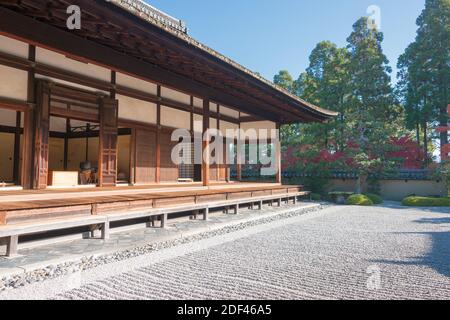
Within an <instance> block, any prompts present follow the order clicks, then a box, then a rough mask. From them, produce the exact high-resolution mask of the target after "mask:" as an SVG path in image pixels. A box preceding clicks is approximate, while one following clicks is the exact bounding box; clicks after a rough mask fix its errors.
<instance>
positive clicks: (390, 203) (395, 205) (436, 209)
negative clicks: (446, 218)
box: [376, 201, 450, 214]
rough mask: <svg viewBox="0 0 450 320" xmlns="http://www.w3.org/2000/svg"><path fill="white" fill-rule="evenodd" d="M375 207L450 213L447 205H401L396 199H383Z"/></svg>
mask: <svg viewBox="0 0 450 320" xmlns="http://www.w3.org/2000/svg"><path fill="white" fill-rule="evenodd" d="M376 207H379V208H389V209H396V210H415V211H423V212H434V213H447V214H450V208H449V207H406V206H403V205H402V204H401V203H400V202H396V201H385V202H384V203H383V204H380V205H377V206H376Z"/></svg>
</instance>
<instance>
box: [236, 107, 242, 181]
mask: <svg viewBox="0 0 450 320" xmlns="http://www.w3.org/2000/svg"><path fill="white" fill-rule="evenodd" d="M240 118H241V113H240V112H239V134H238V137H237V140H236V172H237V181H241V180H242V164H241V157H242V150H241V121H240Z"/></svg>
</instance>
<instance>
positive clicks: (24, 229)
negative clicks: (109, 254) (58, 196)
mask: <svg viewBox="0 0 450 320" xmlns="http://www.w3.org/2000/svg"><path fill="white" fill-rule="evenodd" d="M94 225H100V226H101V230H102V235H101V238H102V239H108V237H109V232H108V231H109V228H108V220H107V217H106V216H82V217H77V218H68V219H52V220H48V221H39V222H37V223H36V222H34V223H22V224H14V225H6V226H2V227H0V239H6V256H7V257H11V256H14V255H17V246H18V243H19V236H22V235H30V234H35V233H41V232H48V231H56V230H64V229H71V228H77V227H85V226H94Z"/></svg>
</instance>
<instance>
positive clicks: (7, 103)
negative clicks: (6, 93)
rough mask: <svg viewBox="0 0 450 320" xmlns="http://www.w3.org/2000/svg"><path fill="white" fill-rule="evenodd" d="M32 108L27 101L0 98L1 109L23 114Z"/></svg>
mask: <svg viewBox="0 0 450 320" xmlns="http://www.w3.org/2000/svg"><path fill="white" fill-rule="evenodd" d="M32 106H33V104H31V103H28V102H27V101H23V100H17V99H10V98H5V97H0V107H2V109H8V110H12V111H20V112H25V111H27V110H30V109H32Z"/></svg>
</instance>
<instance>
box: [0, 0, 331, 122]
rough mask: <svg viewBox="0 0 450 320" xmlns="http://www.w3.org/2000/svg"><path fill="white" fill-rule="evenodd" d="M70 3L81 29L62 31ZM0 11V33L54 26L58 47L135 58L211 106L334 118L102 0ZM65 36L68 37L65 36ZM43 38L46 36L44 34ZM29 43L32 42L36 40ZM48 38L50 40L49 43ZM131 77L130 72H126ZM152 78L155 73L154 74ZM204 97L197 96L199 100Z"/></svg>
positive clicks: (54, 1)
mask: <svg viewBox="0 0 450 320" xmlns="http://www.w3.org/2000/svg"><path fill="white" fill-rule="evenodd" d="M69 5H78V6H79V7H80V8H81V11H82V17H81V30H68V29H67V27H66V21H67V18H68V14H67V13H66V10H67V7H68V6H69ZM0 7H3V17H7V16H8V17H9V16H10V17H11V19H10V22H9V24H8V22H7V21H4V22H3V26H2V22H1V21H0V32H1V31H3V30H2V29H1V28H3V27H4V28H5V29H6V28H7V29H9V30H13V31H12V32H14V28H13V26H11V24H13V23H17V24H19V23H25V22H27V23H29V24H30V28H33V29H34V30H36V33H39V32H40V33H41V34H39V35H37V34H36V35H33V33H32V31H30V30H28V31H27V30H25V31H23V35H19V37H27V38H31V37H36V38H40V39H43V38H44V37H45V35H42V32H47V30H49V31H48V32H50V30H53V29H54V28H57V29H59V33H56V31H55V35H54V36H53V37H56V36H57V35H58V36H59V37H61V35H64V34H63V33H61V31H64V32H65V33H67V34H66V35H67V37H64V38H65V39H61V41H60V43H61V45H62V44H63V43H64V40H66V41H67V42H69V41H71V40H70V39H71V37H72V39H74V40H75V38H73V36H74V35H75V36H76V37H78V38H80V39H78V40H83V41H84V43H83V46H86V47H88V46H89V45H94V44H95V45H97V46H98V45H101V46H103V47H107V48H109V49H112V50H114V51H115V52H116V53H120V54H122V55H126V56H128V57H130V59H131V58H134V59H133V61H135V60H139V61H141V62H142V67H143V69H146V68H147V69H149V68H150V66H151V67H152V68H157V69H158V70H160V71H161V72H166V73H167V74H164V77H162V76H160V77H159V78H157V79H155V78H153V79H151V80H156V81H157V82H159V83H160V84H162V85H168V86H171V87H173V88H176V89H181V90H183V91H188V93H192V94H197V93H200V92H199V91H198V90H197V91H196V88H197V87H201V88H204V89H205V90H202V93H203V94H204V93H208V90H207V89H210V91H211V95H209V94H208V96H209V97H210V98H212V99H214V101H215V102H217V103H221V104H224V105H230V106H232V107H236V108H239V109H240V110H241V111H243V112H245V113H249V114H252V115H255V116H257V117H259V118H261V119H267V120H271V121H276V122H280V123H296V122H316V121H325V120H327V119H329V118H330V117H332V116H333V113H331V112H327V111H326V110H321V109H319V108H316V107H314V106H311V105H309V104H307V103H304V102H302V101H300V100H297V99H295V98H293V97H291V96H289V95H287V94H286V93H284V92H282V91H280V90H277V89H276V88H274V87H273V86H270V85H268V84H267V83H265V82H263V81H261V80H260V79H258V78H256V77H255V76H253V75H251V74H249V73H248V72H245V71H244V70H241V69H239V68H237V67H236V66H234V65H232V64H230V63H227V62H226V61H224V60H223V59H221V58H220V57H218V56H216V55H215V54H214V52H208V51H207V50H205V49H204V48H200V47H199V46H198V44H197V42H195V41H193V42H192V43H189V41H187V40H186V39H185V38H180V37H179V36H177V35H176V34H175V33H172V32H168V31H167V30H165V29H164V28H161V27H160V26H157V25H155V24H152V23H150V22H148V21H145V20H143V19H141V18H139V17H138V16H136V15H134V14H132V13H130V12H128V11H127V10H125V9H123V8H120V7H118V6H116V5H114V4H112V3H110V2H107V1H105V0H70V1H69V0H67V1H66V0H0ZM4 8H6V9H7V11H11V15H8V12H7V11H5V9H4ZM17 13H19V14H20V15H23V16H26V17H30V18H32V19H33V20H34V21H33V22H31V21H28V20H24V21H23V22H20V21H17V18H16V19H13V16H14V15H13V14H17ZM30 20H31V19H30ZM16 21H17V22H16ZM33 23H34V27H33ZM37 23H40V24H45V25H50V26H51V27H52V29H42V31H39V30H37V28H36V27H38V26H39V25H38V24H37ZM43 30H46V31H43ZM52 32H53V31H52ZM6 33H8V30H7V31H6ZM69 33H71V34H72V35H70V36H69ZM48 37H51V35H50V34H49V35H48ZM28 40H32V41H34V40H35V39H28ZM48 40H50V39H48ZM51 40H52V41H54V39H51ZM38 42H39V41H38ZM52 43H53V42H52ZM57 49H59V50H61V49H63V48H57ZM64 50H65V49H64ZM67 50H70V46H67ZM72 50H73V49H72ZM68 53H72V52H70V51H69V52H68ZM84 58H87V59H90V60H92V61H96V60H97V62H99V63H101V64H104V65H107V66H111V67H114V66H113V64H114V63H109V62H108V61H104V59H103V60H102V61H98V60H99V59H100V58H96V57H94V56H89V57H86V56H85V57H84ZM130 61H131V60H130ZM130 64H131V62H130ZM146 66H148V67H146ZM124 71H128V70H124ZM130 73H133V72H132V71H130ZM149 73H150V72H149ZM153 74H155V73H154V72H153ZM160 75H161V73H160ZM170 76H172V78H175V77H176V79H177V83H175V82H173V83H171V81H170V79H171V77H170ZM180 83H183V84H193V85H191V87H192V91H191V90H189V89H190V87H188V86H184V87H183V88H181V87H180V85H178V84H180ZM213 93H221V94H213ZM203 96H204V95H203ZM203 96H202V95H200V97H201V98H203Z"/></svg>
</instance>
